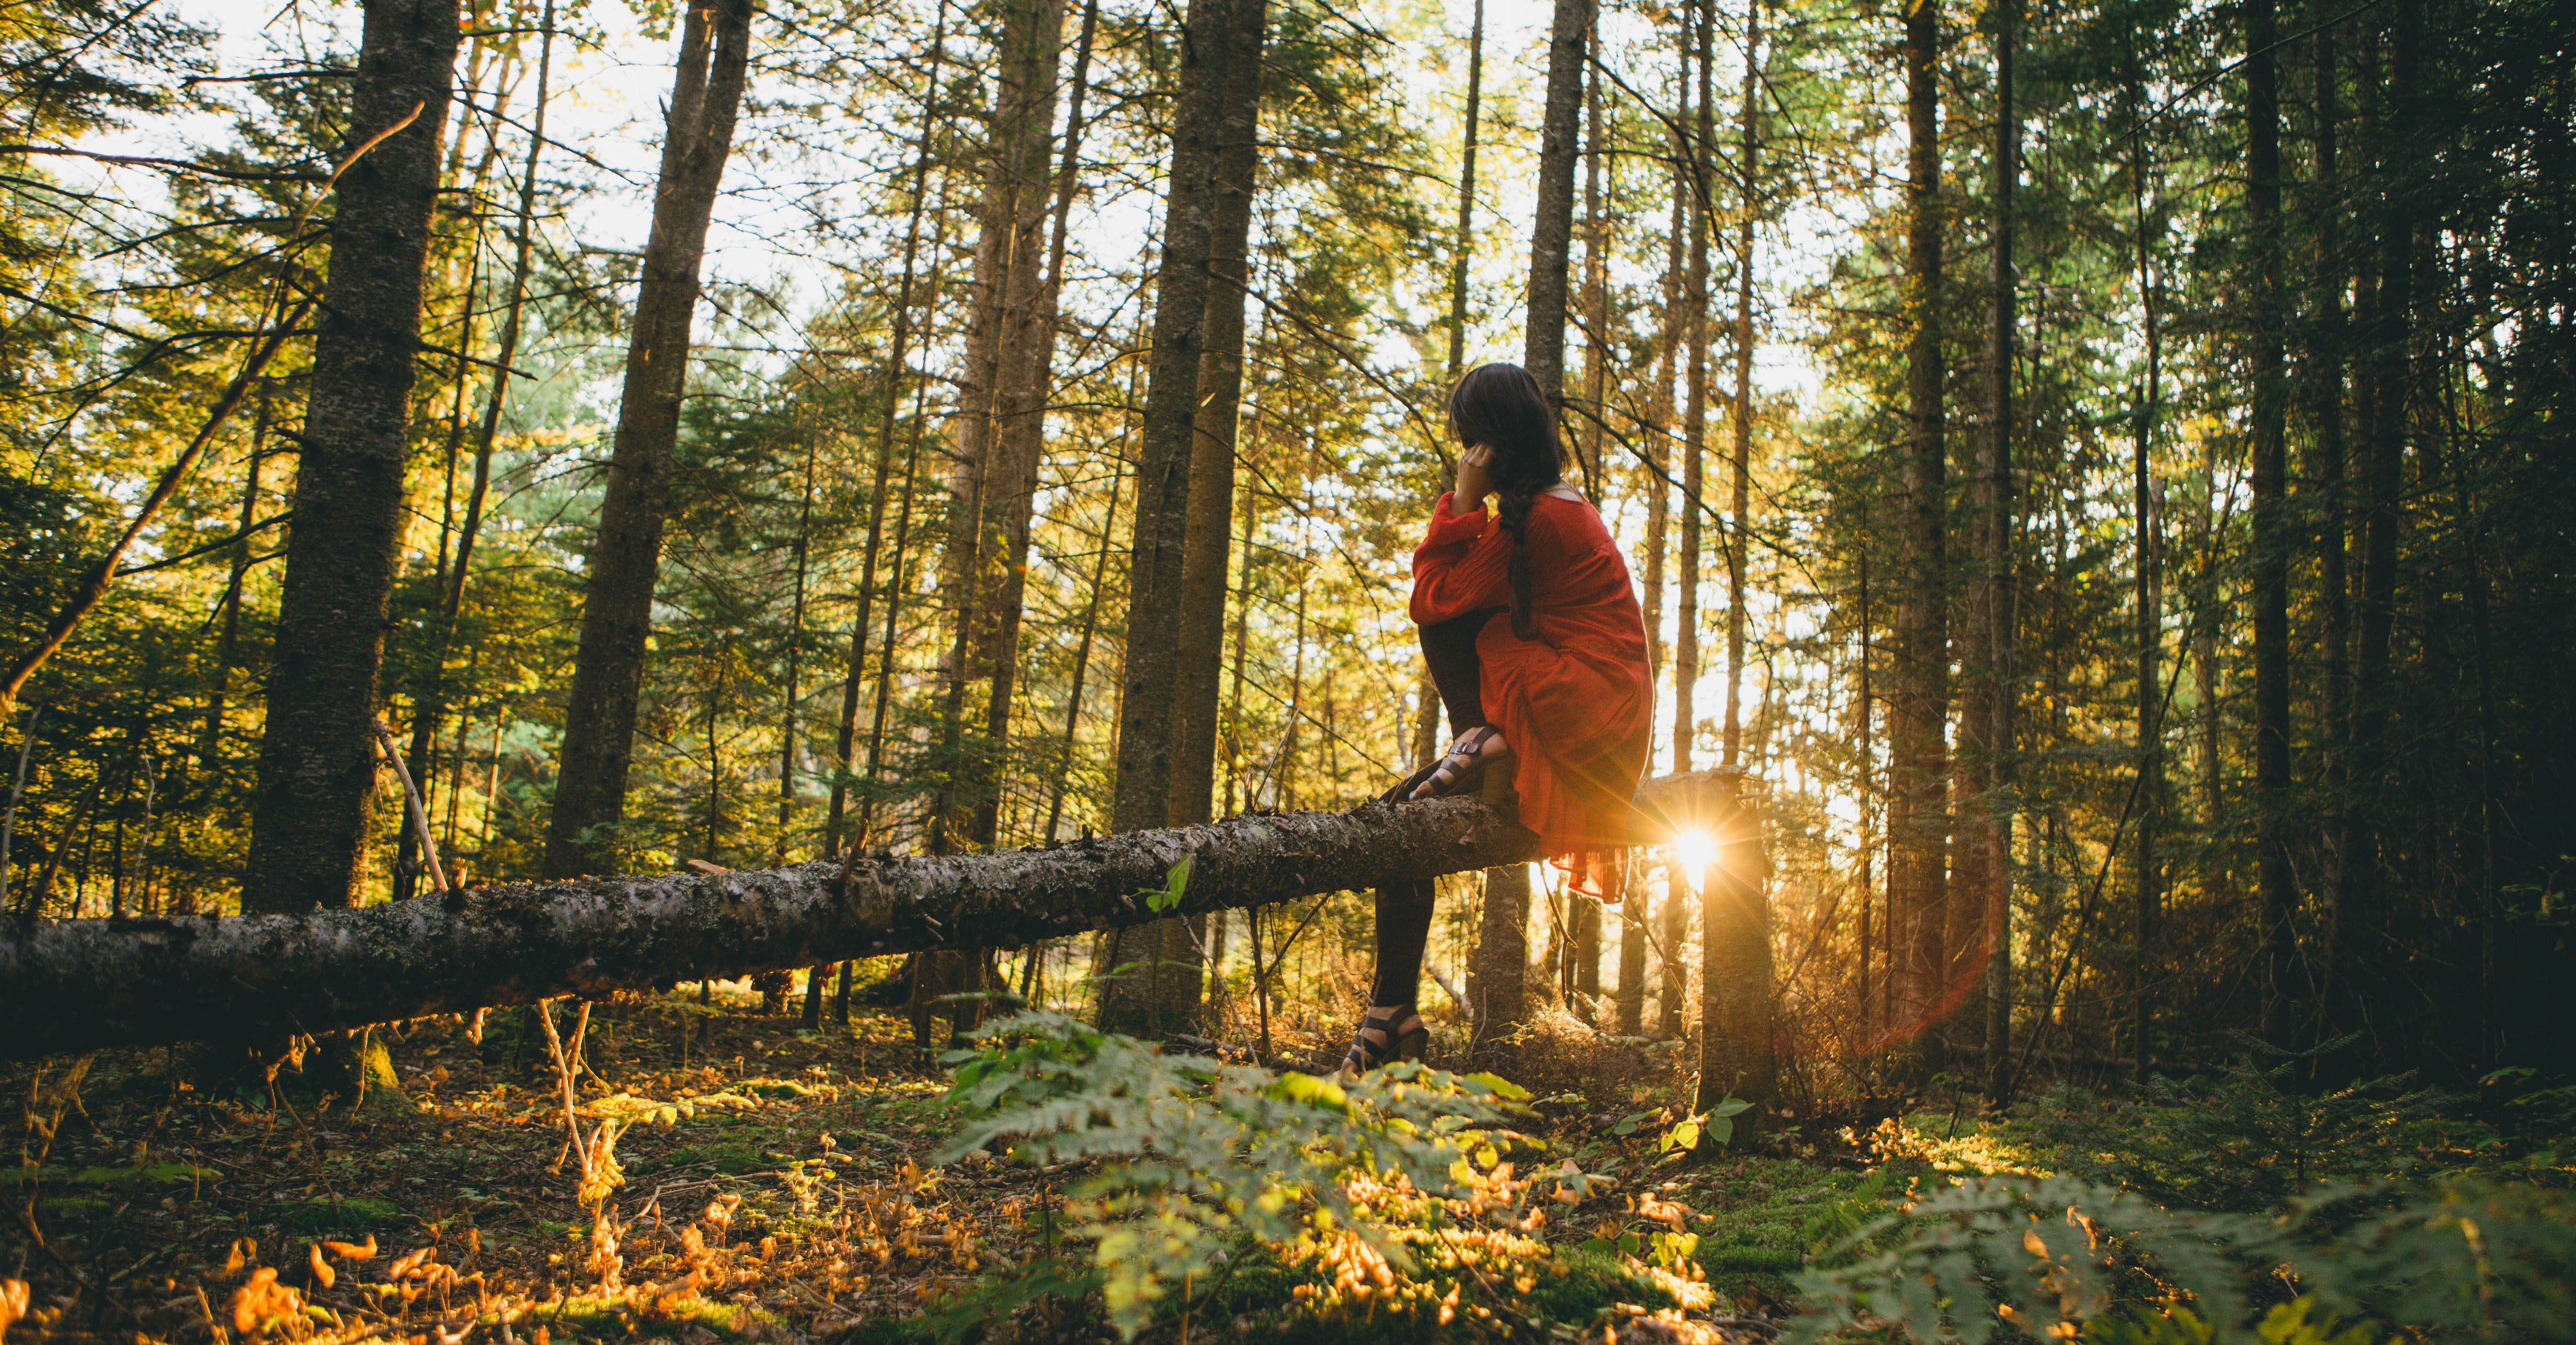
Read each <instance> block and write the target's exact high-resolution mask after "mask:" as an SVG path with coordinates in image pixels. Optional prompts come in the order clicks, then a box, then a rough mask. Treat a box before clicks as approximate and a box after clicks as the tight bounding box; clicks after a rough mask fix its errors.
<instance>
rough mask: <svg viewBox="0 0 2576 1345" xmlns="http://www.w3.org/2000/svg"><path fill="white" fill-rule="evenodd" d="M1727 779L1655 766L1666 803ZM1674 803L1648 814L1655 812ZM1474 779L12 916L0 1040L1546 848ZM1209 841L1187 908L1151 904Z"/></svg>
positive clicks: (732, 963)
mask: <svg viewBox="0 0 2576 1345" xmlns="http://www.w3.org/2000/svg"><path fill="white" fill-rule="evenodd" d="M1706 778H1707V775H1706V773H1703V774H1701V775H1697V776H1679V777H1669V778H1666V779H1662V780H1656V781H1650V782H1648V786H1647V788H1646V789H1645V790H1643V791H1641V793H1640V799H1641V802H1644V803H1646V804H1647V805H1648V811H1649V812H1650V813H1658V814H1659V813H1660V812H1661V811H1662V810H1663V809H1665V808H1670V809H1672V810H1673V811H1674V812H1675V813H1677V814H1678V813H1681V812H1683V811H1685V810H1686V809H1687V808H1688V807H1689V804H1688V802H1687V800H1690V799H1693V798H1696V797H1699V796H1700V791H1698V790H1696V789H1695V788H1693V786H1694V785H1695V784H1696V783H1697V782H1699V781H1701V780H1704V779H1706ZM1663 825H1669V824H1667V823H1660V822H1659V823H1653V824H1649V830H1652V829H1659V828H1660V827H1661V826H1663ZM1536 851H1537V840H1536V838H1535V837H1534V836H1532V835H1531V834H1530V832H1529V831H1527V830H1526V829H1524V828H1522V827H1521V826H1520V825H1519V824H1518V823H1517V822H1515V821H1513V820H1511V819H1509V818H1506V817H1504V816H1502V815H1501V814H1499V813H1497V812H1495V811H1494V810H1493V809H1491V808H1489V807H1487V806H1485V805H1484V804H1483V803H1481V802H1478V801H1476V800H1473V799H1436V800H1432V801H1430V802H1426V803H1412V804H1404V805H1400V806H1387V805H1382V804H1371V805H1369V806H1367V807H1364V808H1360V809H1357V810H1355V811H1352V812H1348V813H1323V812H1300V813H1277V814H1257V815H1253V816H1247V817H1236V818H1229V819H1227V820H1225V821H1222V822H1213V823H1208V824H1205V825H1201V826H1190V827H1174V828H1169V829H1166V830H1159V831H1138V832H1128V833H1125V834H1122V835H1115V836H1100V837H1089V838H1085V839H1083V840H1081V841H1077V842H1074V843H1071V844H1066V845H1058V846H1052V847H1048V848H1043V849H1026V850H1002V851H994V852H990V853H984V854H972V855H939V856H917V857H904V858H895V857H892V856H883V855H880V856H877V857H874V858H860V859H858V860H857V861H856V862H854V863H852V864H850V865H849V866H848V882H847V884H846V886H845V885H844V883H843V881H842V880H843V868H844V866H843V864H842V863H841V861H839V860H821V861H816V862H813V863H807V864H795V865H790V866H788V867H785V868H779V869H762V870H738V871H734V872H727V873H665V874H655V875H651V876H648V877H630V878H588V879H578V880H573V881H569V882H551V883H510V884H503V885H499V886H493V887H483V888H474V889H469V890H467V891H464V892H461V893H451V894H447V895H445V896H433V897H424V898H420V899H418V900H413V901H404V902H389V903H384V904H380V905H374V906H364V907H359V908H357V909H354V910H317V911H311V912H307V913H304V914H300V915H254V916H221V917H218V916H198V917H185V918H174V919H140V920H138V919H126V920H42V921H36V922H34V923H33V924H32V925H29V926H24V927H20V928H16V929H11V930H7V931H5V932H0V1055H6V1056H11V1057H20V1058H23V1057H29V1056H37V1055H46V1054H51V1053H54V1052H60V1051H71V1050H87V1049H92V1048H95V1047H101V1046H120V1045H122V1046H133V1045H155V1044H160V1043H166V1042H178V1041H260V1040H268V1039H274V1038H277V1037H279V1036H281V1035H283V1034H290V1033H318V1032H325V1031H336V1030H342V1029H347V1028H354V1027H360V1026H364V1025H367V1024H371V1023H383V1022H391V1021H395V1020H398V1019H405V1018H417V1017H422V1016H425V1015H429V1014H437V1013H456V1012H464V1011H470V1010H473V1009H478V1008H485V1007H491V1006H498V1005H505V1004H525V1003H530V1002H533V1001H536V1000H538V999H542V998H546V997H549V996H555V995H566V994H575V995H588V996H599V995H605V994H608V993H610V992H612V991H618V990H651V989H658V988H663V987H667V986H670V985H672V984H675V983H677V982H680V981H686V980H699V979H705V978H711V977H722V978H730V977H735V976H741V975H745V974H748V973H753V972H762V971H777V970H783V969H787V968H793V967H810V966H816V965H819V964H822V963H826V962H837V961H841V960H843V959H847V958H856V957H873V956H882V955H885V954H890V953H910V952H919V951H923V950H926V949H932V948H942V947H951V946H960V945H977V946H984V947H1005V948H1009V947H1019V946H1023V945H1025V944H1028V943H1030V942H1033V941H1035V940H1039V939H1047V938H1055V937H1058V936H1062V935H1067V934H1078V933H1083V932H1086V931H1092V930H1103V929H1111V928H1116V927H1120V926H1125V925H1133V924H1141V923H1143V922H1144V921H1146V920H1149V919H1153V918H1155V917H1156V916H1158V915H1161V914H1166V913H1180V914H1196V913H1200V912H1207V911H1215V910H1223V909H1230V908H1236V907H1244V906H1260V905H1268V904H1270V903H1273V902H1278V901H1285V900H1289V899H1292V898H1295V897H1300V896H1306V895H1310V894H1314V893H1318V892H1334V891H1344V890H1354V889H1360V888H1367V887H1372V886H1375V885H1377V884H1380V883H1385V882H1393V881H1400V880H1404V879H1413V878H1427V877H1433V876H1437V875H1439V874H1444V873H1458V872H1464V871H1467V870H1472V869H1482V868H1490V867H1492V866H1495V865H1499V864H1510V863H1515V862H1519V861H1523V860H1528V859H1532V858H1536ZM1184 857H1187V858H1188V859H1189V860H1190V861H1191V867H1190V875H1189V881H1188V884H1187V887H1186V889H1185V891H1184V893H1183V895H1182V899H1181V903H1180V905H1179V906H1178V907H1177V908H1176V911H1174V912H1158V911H1154V910H1152V909H1151V908H1150V907H1148V905H1147V904H1146V893H1147V892H1148V891H1149V890H1152V889H1160V888H1162V887H1163V886H1164V884H1165V879H1166V876H1167V875H1168V874H1169V873H1170V871H1171V869H1172V866H1174V865H1175V864H1178V863H1179V862H1180V861H1181V860H1182V859H1183V858H1184Z"/></svg>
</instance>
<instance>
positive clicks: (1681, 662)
mask: <svg viewBox="0 0 2576 1345" xmlns="http://www.w3.org/2000/svg"><path fill="white" fill-rule="evenodd" d="M1715 14H1716V9H1715V0H1697V3H1694V4H1693V5H1692V6H1691V7H1690V12H1689V20H1688V22H1689V24H1690V26H1691V31H1692V49H1691V52H1690V55H1689V57H1688V68H1689V69H1690V71H1691V74H1690V76H1689V78H1692V79H1696V80H1697V81H1698V90H1697V94H1696V102H1697V109H1696V115H1695V118H1692V119H1686V121H1685V124H1686V125H1688V126H1689V127H1690V128H1691V129H1690V130H1689V132H1688V133H1687V135H1686V140H1685V144H1684V146H1683V152H1682V162H1683V163H1684V164H1685V165H1687V169H1688V172H1689V174H1690V211H1689V223H1688V225H1687V226H1686V227H1687V228H1688V230H1689V233H1690V241H1689V247H1690V273H1689V276H1688V278H1687V279H1686V280H1684V281H1683V286H1682V342H1683V350H1684V353H1685V356H1686V364H1685V367H1684V373H1683V388H1682V407H1683V410H1682V499H1681V509H1682V528H1681V533H1682V536H1681V551H1680V554H1679V555H1678V556H1677V557H1676V559H1675V562H1674V576H1673V578H1674V588H1675V590H1676V592H1675V603H1674V605H1675V607H1676V608H1677V609H1678V610H1677V612H1676V616H1677V617H1678V620H1679V633H1678V634H1677V635H1676V637H1675V640H1674V646H1673V770H1674V771H1675V772H1676V773H1682V772H1687V771H1688V770H1690V768H1691V745H1692V743H1691V740H1692V739H1693V738H1694V737H1696V736H1697V729H1698V719H1699V712H1698V709H1697V707H1696V705H1695V704H1694V697H1695V693H1696V692H1697V691H1698V690H1699V673H1700V668H1699V561H1700V550H1701V542H1700V520H1701V518H1702V516H1703V510H1704V507H1705V499H1706V495H1705V492H1704V491H1703V490H1702V489H1701V486H1702V483H1703V482H1704V481H1705V480H1706V475H1707V473H1706V458H1707V453H1708V232H1709V227H1710V226H1709V218H1708V216H1709V207H1710V205H1711V204H1712V203H1711V201H1710V199H1709V191H1710V184H1709V144H1710V141H1711V140H1712V138H1713V137H1714V134H1715V121H1714V112H1713V109H1712V108H1711V106H1710V103H1711V100H1712V84H1711V75H1710V69H1709V67H1710V65H1711V64H1712V60H1711V58H1712V56H1713V55H1714V48H1713V47H1712V45H1711V44H1712V41H1713V39H1712V37H1711V32H1712V30H1714V29H1715V28H1716V27H1717V23H1716V18H1715ZM1671 951H1672V952H1674V953H1676V954H1678V953H1679V952H1680V949H1678V948H1675V949H1673V950H1671Z"/></svg>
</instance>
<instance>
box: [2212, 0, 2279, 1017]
mask: <svg viewBox="0 0 2576 1345" xmlns="http://www.w3.org/2000/svg"><path fill="white" fill-rule="evenodd" d="M2277 28H2278V23H2277V17H2276V14H2275V9H2274V4H2273V0H2247V4H2246V6H2245V50H2246V53H2247V55H2246V58H2245V132H2246V143H2245V168H2246V203H2247V205H2248V207H2249V208H2250V212H2251V214H2252V217H2253V220H2252V222H2253V226H2254V238H2253V245H2254V295H2253V308H2252V312H2251V314H2250V315H2249V316H2250V319H2251V325H2252V327H2253V332H2252V336H2253V345H2252V349H2251V351H2250V352H2249V360H2248V363H2249V366H2250V367H2249V368H2248V370H2247V373H2248V374H2249V376H2250V377H2251V378H2252V380H2253V384H2254V387H2253V393H2254V397H2253V401H2254V415H2253V423H2252V426H2251V428H2252V431H2253V436H2252V437H2253V444H2252V451H2253V457H2254V472H2253V475H2254V594H2253V597H2254V829H2255V879H2254V886H2255V893H2256V900H2257V905H2258V909H2259V912H2260V918H2261V920H2262V945H2261V947H2262V964H2263V1010H2262V1013H2263V1018H2262V1030H2263V1035H2264V1037H2265V1039H2266V1040H2269V1041H2272V1042H2274V1043H2276V1044H2286V1040H2285V1029H2286V1026H2287V1024H2288V1021H2289V1015H2288V1013H2287V1010H2286V1006H2287V1005H2288V1004H2289V1002H2290V994H2289V985H2290V979H2291V976H2292V975H2293V970H2294V967H2293V961H2292V959H2293V943H2292V940H2293V934H2292V929H2291V921H2292V919H2293V917H2294V916H2295V914H2296V912H2297V909H2298V900H2299V898H2298V888H2297V885H2296V880H2295V878H2294V877H2293V876H2292V873H2291V868H2290V833H2289V825H2290V821H2291V819H2290V817H2289V794H2290V571H2289V549H2290V546H2291V538H2292V531H2291V527H2290V518H2289V504H2290V480H2289V477H2290V469H2289V447H2288V443H2287V429H2286V421H2287V419H2288V388H2287V386H2286V384H2285V383H2284V381H2283V379H2282V372H2281V358H2282V325H2283V318H2284V315H2285V314H2286V313H2287V311H2288V305H2287V302H2286V301H2287V295H2286V293H2285V283H2284V281H2283V280H2282V276H2281V242H2282V240H2281V93H2280V82H2279V63H2278V62H2277V61H2276V60H2275V59H2274V57H2273V54H2272V48H2273V45H2274V42H2275V39H2276V36H2277ZM2204 699H2206V698H2204ZM2210 764H2211V766H2212V767H2213V768H2214V767H2215V766H2216V765H2217V762H2216V761H2215V760H2212V762H2211V763H2210ZM2212 776H2213V778H2215V771H2214V770H2213V771H2212ZM2210 821H2211V823H2212V824H2213V825H2214V824H2216V823H2217V821H2218V819H2217V817H2216V816H2215V815H2213V816H2212V817H2211V819H2210Z"/></svg>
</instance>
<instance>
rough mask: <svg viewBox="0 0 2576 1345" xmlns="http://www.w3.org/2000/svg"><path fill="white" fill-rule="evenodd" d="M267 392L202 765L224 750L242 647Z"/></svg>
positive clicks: (264, 390)
mask: <svg viewBox="0 0 2576 1345" xmlns="http://www.w3.org/2000/svg"><path fill="white" fill-rule="evenodd" d="M268 393H269V389H268V384H267V382H266V380H262V381H261V383H260V390H259V417H258V419H257V420H255V421H253V422H252V424H251V432H250V453H249V455H248V460H247V461H246V462H245V463H244V464H243V466H242V503H241V523H240V525H239V526H238V527H237V528H236V529H235V531H236V532H238V533H239V534H240V537H241V540H239V541H237V542H234V543H233V554H232V565H231V572H230V573H229V574H228V575H227V576H226V577H225V579H224V602H223V608H224V624H223V630H222V632H221V633H220V634H218V635H217V636H216V637H215V669H214V671H215V685H214V688H213V690H211V691H209V692H207V693H206V722H205V725H204V727H202V728H200V729H198V730H197V747H196V758H197V762H198V764H200V765H204V764H206V763H209V762H212V761H213V760H214V759H215V754H216V753H217V752H220V751H222V750H223V733H224V701H225V698H226V697H227V696H228V695H229V694H230V693H231V691H232V680H233V659H234V658H235V657H236V656H238V654H239V652H240V649H241V609H242V587H243V581H244V580H245V579H247V578H248V577H249V575H250V544H251V536H250V528H251V524H252V523H253V522H254V521H255V520H254V518H253V514H254V513H256V512H257V510H258V508H259V468H260V463H261V462H262V461H263V460H264V459H265V458H266V456H267V452H268V427H269V401H268Z"/></svg>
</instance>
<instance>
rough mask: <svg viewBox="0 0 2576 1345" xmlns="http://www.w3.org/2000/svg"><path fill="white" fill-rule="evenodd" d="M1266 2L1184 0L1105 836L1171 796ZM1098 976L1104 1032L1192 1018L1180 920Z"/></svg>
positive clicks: (1189, 960)
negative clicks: (1214, 297)
mask: <svg viewBox="0 0 2576 1345" xmlns="http://www.w3.org/2000/svg"><path fill="white" fill-rule="evenodd" d="M1240 5H1251V6H1253V7H1255V8H1256V9H1263V10H1265V11H1266V9H1267V6H1266V5H1265V4H1264V3H1263V0H1192V3H1191V5H1190V10H1189V18H1188V20H1187V23H1186V26H1185V30H1184V32H1183V33H1182V42H1181V79H1180V93H1179V98H1178V100H1177V105H1176V106H1175V107H1174V108H1173V110H1172V154H1171V160H1170V165H1169V168H1168V170H1167V174H1168V181H1167V184H1166V187H1165V196H1164V205H1163V258H1162V264H1161V266H1160V267H1159V269H1158V271H1157V274H1156V277H1155V291H1154V340H1153V353H1152V354H1151V355H1150V356H1149V357H1148V363H1147V373H1146V381H1145V413H1144V415H1143V417H1142V418H1141V421H1140V424H1139V426H1138V430H1139V433H1138V436H1137V438H1138V446H1137V460H1136V525H1135V537H1134V541H1133V543H1132V544H1131V546H1130V548H1129V551H1128V579H1127V657H1126V666H1125V668H1124V670H1123V671H1122V672H1121V674H1120V676H1121V678H1122V679H1123V681H1124V684H1125V690H1124V692H1123V694H1122V695H1121V697H1120V701H1119V723H1118V781H1117V787H1116V790H1115V792H1114V793H1113V794H1112V795H1111V799H1110V816H1109V823H1110V826H1111V827H1112V828H1113V829H1114V830H1117V831H1121V832H1126V831H1144V830H1148V829H1152V828H1158V827H1161V826H1163V825H1164V823H1165V822H1166V821H1167V820H1168V818H1169V816H1170V809H1171V796H1172V705H1171V691H1172V681H1173V677H1174V675H1175V673H1176V672H1177V670H1178V669H1177V664H1178V659H1177V657H1176V656H1177V654H1178V648H1177V646H1176V643H1175V641H1174V639H1173V638H1172V637H1173V632H1174V630H1175V629H1176V628H1177V626H1178V624H1179V621H1180V617H1181V576H1182V563H1183V553H1184V548H1185V546H1186V544H1187V534H1188V529H1189V498H1190V453H1191V447H1192V443H1193V441H1194V439H1195V437H1196V433H1195V426H1196V422H1197V416H1198V383H1199V364H1200V361H1201V359H1202V357H1203V355H1204V353H1205V350H1206V329H1205V327H1206V321H1207V294H1208V257H1209V254H1210V249H1211V243H1212V239H1213V236H1214V229H1215V210H1216V193H1215V184H1214V181H1213V178H1214V172H1215V167H1216V150H1217V144H1218V140H1219V138H1220V128H1221V127H1222V125H1223V123H1224V121H1225V112H1226V107H1225V100H1226V95H1227V94H1228V92H1229V91H1230V90H1231V88H1232V85H1231V83H1230V82H1229V80H1228V79H1227V75H1228V73H1229V71H1230V67H1231V62H1230V61H1229V59H1228V56H1229V48H1230V46H1231V45H1232V43H1233V40H1234V34H1235V32H1236V22H1237V20H1236V8H1237V6H1240ZM1101 959H1102V963H1103V966H1104V968H1105V969H1115V968H1118V967H1122V966H1127V965H1130V964H1139V970H1138V973H1137V974H1133V975H1128V976H1124V977H1119V978H1117V979H1114V980H1112V981H1110V982H1109V983H1108V984H1106V985H1105V986H1104V987H1103V988H1102V990H1101V995H1100V1019H1101V1023H1102V1025H1103V1026H1106V1027H1111V1028H1118V1029H1127V1030H1136V1031H1163V1030H1171V1029H1177V1028H1182V1027H1186V1026H1188V1025H1189V1021H1190V1019H1191V1018H1192V1017H1193V1016H1194V1015H1195V1014H1196V1013H1197V1010H1198V999H1199V983H1200V977H1199V953H1198V949H1197V945H1196V941H1195V940H1194V939H1193V938H1192V937H1191V932H1190V930H1189V927H1188V926H1187V925H1186V924H1185V923H1184V922H1182V921H1180V920H1177V919H1175V920H1166V921H1160V922H1156V923H1154V924H1151V925H1148V926H1146V927H1145V928H1143V929H1139V930H1133V931H1128V930H1122V931H1121V932H1119V933H1118V934H1115V935H1113V936H1112V937H1110V938H1109V939H1108V940H1106V941H1105V943H1104V946H1103V947H1102V949H1101Z"/></svg>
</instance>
